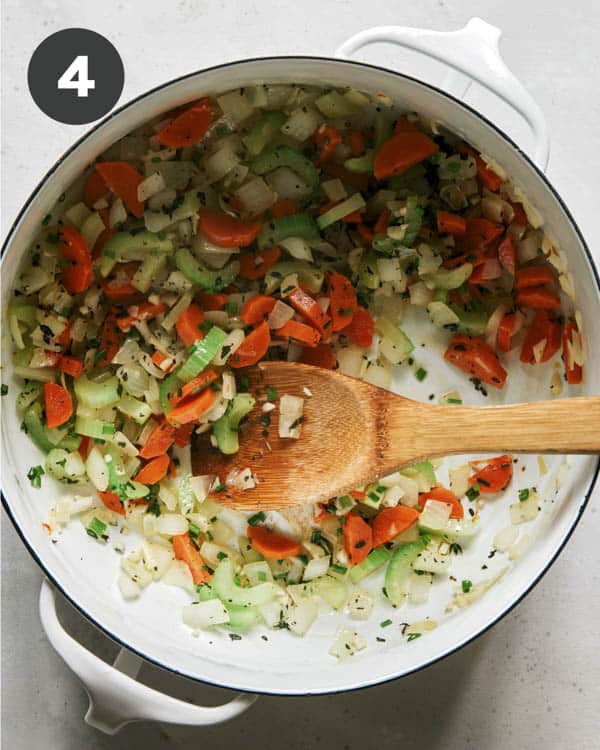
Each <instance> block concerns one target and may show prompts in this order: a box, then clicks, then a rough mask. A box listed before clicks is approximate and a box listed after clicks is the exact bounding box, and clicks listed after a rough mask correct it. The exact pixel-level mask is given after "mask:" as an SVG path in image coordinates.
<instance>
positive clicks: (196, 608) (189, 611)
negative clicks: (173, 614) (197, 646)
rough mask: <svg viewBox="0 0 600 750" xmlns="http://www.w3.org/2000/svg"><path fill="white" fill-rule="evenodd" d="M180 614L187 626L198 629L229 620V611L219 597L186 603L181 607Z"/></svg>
mask: <svg viewBox="0 0 600 750" xmlns="http://www.w3.org/2000/svg"><path fill="white" fill-rule="evenodd" d="M182 616H183V622H184V623H185V624H186V625H187V626H188V627H190V628H194V629H200V630H205V629H206V628H212V627H213V626H215V625H224V624H225V623H228V622H229V613H228V612H227V610H226V609H225V606H224V605H223V603H222V602H221V601H220V600H219V599H208V600H207V601H204V602H194V603H193V604H188V605H187V606H186V607H184V608H183V610H182Z"/></svg>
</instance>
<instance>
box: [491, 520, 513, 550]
mask: <svg viewBox="0 0 600 750" xmlns="http://www.w3.org/2000/svg"><path fill="white" fill-rule="evenodd" d="M518 536H519V529H517V528H516V526H507V527H506V528H504V529H501V530H500V531H499V532H498V533H497V534H496V535H495V536H494V539H493V541H492V544H493V545H494V549H497V550H498V552H506V550H507V549H508V548H509V547H510V546H511V545H512V544H514V543H515V542H516V541H517V537H518Z"/></svg>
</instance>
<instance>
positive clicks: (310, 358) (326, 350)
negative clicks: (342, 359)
mask: <svg viewBox="0 0 600 750" xmlns="http://www.w3.org/2000/svg"><path fill="white" fill-rule="evenodd" d="M300 362H303V363H304V364H305V365H313V366H314V367H323V368H324V369H325V370H334V369H335V354H334V351H333V349H332V347H331V344H319V345H318V346H315V347H305V348H304V349H303V350H302V354H301V355H300Z"/></svg>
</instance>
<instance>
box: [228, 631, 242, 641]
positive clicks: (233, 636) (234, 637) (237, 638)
mask: <svg viewBox="0 0 600 750" xmlns="http://www.w3.org/2000/svg"><path fill="white" fill-rule="evenodd" d="M229 637H230V638H231V640H232V641H241V640H242V636H241V635H238V633H229Z"/></svg>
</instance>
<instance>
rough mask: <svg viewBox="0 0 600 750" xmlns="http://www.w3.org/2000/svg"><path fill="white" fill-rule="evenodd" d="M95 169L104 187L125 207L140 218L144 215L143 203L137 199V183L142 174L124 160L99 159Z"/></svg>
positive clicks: (141, 178) (140, 179)
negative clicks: (119, 199) (120, 200)
mask: <svg viewBox="0 0 600 750" xmlns="http://www.w3.org/2000/svg"><path fill="white" fill-rule="evenodd" d="M96 170H97V172H98V173H99V174H100V177H102V179H103V180H104V182H105V184H106V187H108V188H110V190H111V191H112V192H113V193H114V194H115V195H116V196H117V198H121V199H122V201H123V203H124V204H125V208H126V209H127V210H128V211H129V212H130V213H132V214H133V215H134V216H136V217H137V218H138V219H141V218H142V216H143V215H144V204H143V203H142V202H141V201H140V200H138V195H137V190H138V185H139V184H140V182H142V180H143V179H144V178H143V177H142V175H141V174H140V173H139V172H138V171H137V170H136V169H134V168H133V167H132V166H131V164H129V163H128V162H126V161H101V162H98V164H96Z"/></svg>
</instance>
